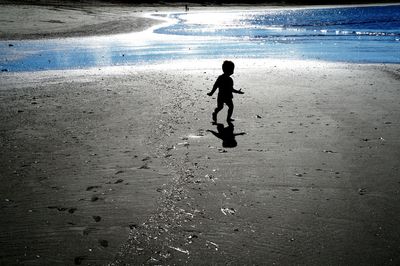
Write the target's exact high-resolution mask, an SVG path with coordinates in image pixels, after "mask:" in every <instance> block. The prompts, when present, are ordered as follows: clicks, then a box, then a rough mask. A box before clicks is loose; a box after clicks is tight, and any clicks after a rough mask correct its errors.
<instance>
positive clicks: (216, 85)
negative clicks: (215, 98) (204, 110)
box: [207, 78, 219, 96]
mask: <svg viewBox="0 0 400 266" xmlns="http://www.w3.org/2000/svg"><path fill="white" fill-rule="evenodd" d="M218 80H219V78H218V79H217V80H216V81H215V83H214V86H213V88H212V90H211V91H210V92H209V93H207V95H208V96H212V95H213V94H214V92H215V91H216V90H217V88H218Z"/></svg>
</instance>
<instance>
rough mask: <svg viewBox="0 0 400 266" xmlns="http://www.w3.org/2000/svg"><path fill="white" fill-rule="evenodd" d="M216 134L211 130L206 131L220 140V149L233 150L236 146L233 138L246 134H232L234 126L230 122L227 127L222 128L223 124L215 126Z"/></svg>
mask: <svg viewBox="0 0 400 266" xmlns="http://www.w3.org/2000/svg"><path fill="white" fill-rule="evenodd" d="M217 130H218V132H215V131H213V130H207V131H209V132H211V133H212V134H213V135H214V136H216V137H217V138H219V139H221V140H222V147H224V148H234V147H236V146H237V142H236V139H235V137H236V136H239V135H244V134H246V133H244V132H242V133H233V130H234V126H233V124H232V123H231V122H228V126H227V127H224V125H223V124H217Z"/></svg>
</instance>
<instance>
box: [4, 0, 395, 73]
mask: <svg viewBox="0 0 400 266" xmlns="http://www.w3.org/2000/svg"><path fill="white" fill-rule="evenodd" d="M155 16H158V17H162V18H165V19H168V22H167V23H166V24H164V25H161V26H159V27H156V28H152V29H150V30H148V31H145V32H142V33H132V34H121V35H114V36H103V37H84V38H64V39H47V40H26V41H1V42H0V68H1V70H2V71H3V72H6V71H8V72H13V71H38V70H49V69H80V68H91V67H104V66H116V65H137V64H148V63H154V62H166V61H167V62H168V61H170V60H176V59H214V58H221V59H225V58H227V59H235V58H273V59H296V60H298V59H303V60H324V61H333V62H351V63H395V64H399V63H400V5H391V6H364V7H338V8H290V9H289V8H287V9H286V8H279V9H269V10H247V11H240V10H235V11H223V12H188V13H184V12H182V13H157V14H155Z"/></svg>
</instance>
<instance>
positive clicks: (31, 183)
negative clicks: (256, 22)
mask: <svg viewBox="0 0 400 266" xmlns="http://www.w3.org/2000/svg"><path fill="white" fill-rule="evenodd" d="M219 63H220V62H219V61H212V62H206V63H204V64H203V65H201V64H197V66H198V67H196V69H189V70H184V69H179V68H178V71H177V70H174V69H169V68H171V64H170V65H169V67H167V66H159V67H153V68H150V69H139V68H134V67H132V68H129V67H128V68H110V69H104V70H88V71H65V72H61V71H49V72H40V73H19V74H13V73H4V74H2V76H1V83H2V89H1V90H0V97H1V103H2V104H1V111H0V120H1V150H2V153H1V158H0V161H1V169H2V171H1V183H2V186H1V193H0V194H1V197H2V199H1V202H2V203H1V210H2V215H1V218H0V219H1V222H0V223H1V228H2V232H1V236H0V237H1V238H0V242H1V243H2V249H1V260H2V261H1V262H2V264H13V263H16V262H20V263H22V264H29V265H31V264H32V265H42V264H53V263H54V264H69V263H71V264H72V263H82V264H85V265H86V264H98V263H100V264H103V263H106V262H107V261H108V262H109V261H112V260H113V258H114V257H115V255H116V254H117V253H118V255H117V259H115V260H114V263H113V264H116V265H121V264H124V263H128V264H132V265H133V264H138V263H162V264H164V263H167V264H182V263H188V264H196V263H202V262H206V263H207V264H212V263H218V264H225V263H231V264H253V263H255V264H269V265H270V264H273V263H276V264H280V265H288V264H304V265H331V264H343V265H354V264H363V265H366V264H369V265H373V264H375V265H376V264H393V265H395V264H398V263H399V257H398V254H399V242H398V239H399V237H400V230H399V227H398V224H399V222H400V216H399V213H400V206H399V204H398V202H399V200H400V196H399V191H400V183H399V182H400V180H399V176H400V174H399V167H400V165H399V159H400V156H399V151H400V147H399V145H400V143H399V140H398V136H399V134H400V127H399V123H400V121H399V118H400V114H399V112H400V111H399V110H400V108H399V107H400V106H399V101H398V97H399V95H398V93H399V91H398V89H399V87H400V86H399V85H400V78H399V74H400V69H399V67H398V66H397V65H392V66H391V65H352V64H334V63H318V62H302V61H287V62H285V61H259V60H236V74H235V75H234V80H235V84H236V87H237V88H243V90H244V91H245V94H244V95H238V96H237V97H235V99H234V102H235V112H234V117H235V118H236V121H235V122H234V126H235V128H234V131H235V132H236V133H241V132H245V133H246V134H245V135H239V136H236V141H237V147H235V148H224V147H222V141H221V140H220V139H218V138H216V137H215V136H214V135H213V134H212V133H211V132H209V131H208V130H213V131H217V130H216V126H215V125H212V124H211V123H210V120H211V117H210V116H211V111H212V110H213V108H214V107H215V101H216V100H215V98H213V99H212V98H210V97H208V96H207V95H206V92H208V91H209V90H210V87H211V86H212V84H213V81H214V80H215V77H216V76H217V75H218V74H219V73H220V69H219ZM178 65H179V64H177V66H176V67H178ZM211 65H212V66H214V67H213V68H210V67H206V66H211ZM225 112H226V109H225V110H224V111H223V112H222V113H221V114H220V120H221V122H223V123H224V121H223V118H224V116H225V114H226V113H225ZM225 126H226V123H225ZM96 216H98V217H100V218H99V219H100V220H98V221H96V220H97V219H98V218H97V217H96ZM130 230H132V231H131V233H130V240H129V241H128V242H126V240H127V238H128V234H129V231H130ZM124 242H126V244H125V245H123V246H122V247H121V244H123V243H124ZM204 258H206V260H205V261H204Z"/></svg>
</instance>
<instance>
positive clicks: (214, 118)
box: [212, 98, 224, 121]
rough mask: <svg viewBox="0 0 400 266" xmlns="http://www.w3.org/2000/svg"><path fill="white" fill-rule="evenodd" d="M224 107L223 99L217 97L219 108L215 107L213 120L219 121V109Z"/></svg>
mask: <svg viewBox="0 0 400 266" xmlns="http://www.w3.org/2000/svg"><path fill="white" fill-rule="evenodd" d="M222 108H224V102H223V101H222V100H221V99H219V98H218V99H217V108H215V110H214V113H213V114H212V117H213V120H214V121H217V114H218V112H219V111H221V110H222Z"/></svg>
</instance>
